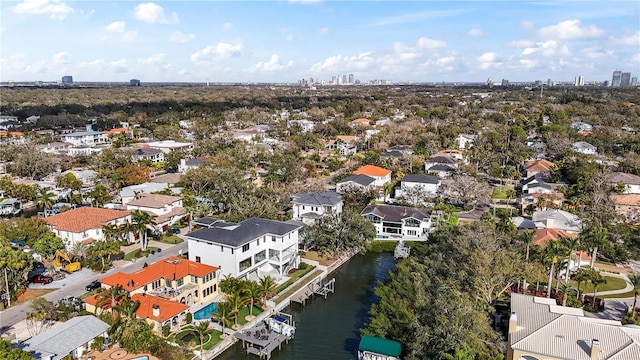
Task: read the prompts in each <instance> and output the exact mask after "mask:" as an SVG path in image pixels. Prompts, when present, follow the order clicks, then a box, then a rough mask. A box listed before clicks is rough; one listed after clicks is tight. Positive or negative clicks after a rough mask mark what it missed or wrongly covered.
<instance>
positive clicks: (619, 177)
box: [607, 172, 640, 185]
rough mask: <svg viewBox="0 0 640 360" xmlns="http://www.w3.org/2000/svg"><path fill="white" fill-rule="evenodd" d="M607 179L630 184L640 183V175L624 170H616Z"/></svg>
mask: <svg viewBox="0 0 640 360" xmlns="http://www.w3.org/2000/svg"><path fill="white" fill-rule="evenodd" d="M607 181H610V182H612V183H623V184H628V185H640V176H638V175H633V174H629V173H623V172H614V173H611V174H609V175H608V176H607Z"/></svg>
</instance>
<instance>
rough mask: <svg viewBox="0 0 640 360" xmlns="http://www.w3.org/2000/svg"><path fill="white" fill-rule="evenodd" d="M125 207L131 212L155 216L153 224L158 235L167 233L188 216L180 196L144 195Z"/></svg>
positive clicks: (140, 195)
mask: <svg viewBox="0 0 640 360" xmlns="http://www.w3.org/2000/svg"><path fill="white" fill-rule="evenodd" d="M124 205H126V206H127V210H129V211H135V210H140V211H145V212H148V213H150V214H153V215H155V218H154V219H153V223H154V224H155V226H154V228H155V229H154V230H155V231H156V232H157V233H160V232H165V231H167V230H168V229H169V227H170V226H171V225H173V224H175V223H176V222H178V221H179V220H180V219H182V218H183V217H184V216H185V215H186V214H187V213H186V211H185V209H184V208H183V207H182V197H180V196H171V195H162V194H144V193H143V194H139V195H138V196H137V197H136V198H134V199H132V200H131V201H129V202H128V203H125V204H124Z"/></svg>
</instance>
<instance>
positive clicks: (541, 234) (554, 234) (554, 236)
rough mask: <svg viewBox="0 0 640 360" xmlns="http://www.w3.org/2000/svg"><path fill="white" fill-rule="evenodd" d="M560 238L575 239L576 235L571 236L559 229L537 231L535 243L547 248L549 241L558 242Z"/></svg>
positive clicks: (534, 236) (534, 237)
mask: <svg viewBox="0 0 640 360" xmlns="http://www.w3.org/2000/svg"><path fill="white" fill-rule="evenodd" d="M560 237H566V238H570V239H572V238H575V237H576V235H575V234H569V233H568V232H566V231H562V230H557V229H537V230H536V233H535V234H534V235H533V243H534V244H535V245H540V246H543V247H544V246H545V245H546V244H547V242H549V241H557V240H558V239H559V238H560Z"/></svg>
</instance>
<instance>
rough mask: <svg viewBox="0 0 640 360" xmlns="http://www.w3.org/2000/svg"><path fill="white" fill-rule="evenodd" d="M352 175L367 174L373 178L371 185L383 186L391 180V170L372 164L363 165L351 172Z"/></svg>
mask: <svg viewBox="0 0 640 360" xmlns="http://www.w3.org/2000/svg"><path fill="white" fill-rule="evenodd" d="M353 175H367V176H370V177H372V178H374V179H375V181H374V182H373V186H380V187H382V186H385V185H386V184H388V183H390V182H391V170H387V169H384V168H381V167H379V166H374V165H364V166H361V167H360V168H358V169H357V170H356V171H354V172H353Z"/></svg>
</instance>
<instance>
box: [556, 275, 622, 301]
mask: <svg viewBox="0 0 640 360" xmlns="http://www.w3.org/2000/svg"><path fill="white" fill-rule="evenodd" d="M604 278H605V279H607V283H606V284H600V286H598V292H600V291H611V290H620V289H624V288H625V287H626V286H627V282H626V281H625V280H623V279H620V278H617V277H612V276H605V277H604ZM569 283H570V284H571V285H573V287H574V288H577V287H578V283H576V282H575V281H573V280H569ZM553 288H554V289H555V281H554V282H553ZM580 292H582V293H585V294H587V295H589V294H593V285H591V283H590V282H587V283H584V282H583V283H582V284H580ZM615 297H620V296H619V295H616V296H615Z"/></svg>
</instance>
